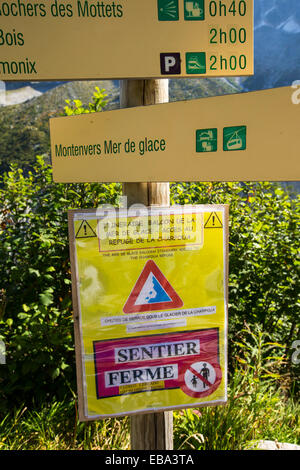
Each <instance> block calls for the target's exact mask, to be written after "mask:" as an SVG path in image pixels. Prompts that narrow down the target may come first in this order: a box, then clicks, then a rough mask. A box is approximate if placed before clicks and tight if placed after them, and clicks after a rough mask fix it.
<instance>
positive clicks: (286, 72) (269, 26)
mask: <svg viewBox="0 0 300 470" xmlns="http://www.w3.org/2000/svg"><path fill="white" fill-rule="evenodd" d="M254 12H255V14H254V47H255V49H254V57H255V60H254V62H255V63H254V65H255V74H254V76H253V77H249V78H247V79H246V80H245V81H243V83H242V86H243V89H244V90H245V91H252V90H261V89H266V88H276V87H281V86H289V85H291V83H292V82H293V81H295V80H300V48H299V43H300V2H299V1H298V0H256V1H255V10H254Z"/></svg>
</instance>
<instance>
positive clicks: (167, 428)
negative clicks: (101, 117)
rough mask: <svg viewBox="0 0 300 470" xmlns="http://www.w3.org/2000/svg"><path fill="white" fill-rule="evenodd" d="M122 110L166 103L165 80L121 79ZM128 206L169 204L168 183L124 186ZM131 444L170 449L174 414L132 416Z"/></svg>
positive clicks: (144, 448) (127, 184) (136, 448)
mask: <svg viewBox="0 0 300 470" xmlns="http://www.w3.org/2000/svg"><path fill="white" fill-rule="evenodd" d="M120 92H121V93H120V106H121V108H132V107H136V106H147V105H154V104H159V103H167V102H168V101H169V81H168V80H166V79H165V80H123V81H121V88H120ZM123 194H124V195H125V196H127V203H128V205H129V206H131V205H132V204H136V203H140V204H144V205H145V206H151V205H159V206H169V205H170V185H169V183H153V182H146V183H123ZM130 441H131V449H133V450H148V449H149V450H155V449H159V450H160V449H164V450H172V449H173V412H172V411H164V412H161V413H149V414H140V415H134V416H131V418H130Z"/></svg>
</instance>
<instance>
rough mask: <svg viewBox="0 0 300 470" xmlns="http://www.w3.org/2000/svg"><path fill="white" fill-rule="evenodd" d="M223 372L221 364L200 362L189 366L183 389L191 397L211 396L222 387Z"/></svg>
mask: <svg viewBox="0 0 300 470" xmlns="http://www.w3.org/2000/svg"><path fill="white" fill-rule="evenodd" d="M221 379H222V372H221V368H220V365H219V364H211V363H209V362H208V361H199V362H196V363H194V364H191V365H189V366H187V368H186V369H185V371H184V373H183V375H182V383H181V389H182V390H183V391H184V393H186V394H187V395H190V396H191V397H205V396H208V395H211V394H212V393H213V392H214V391H215V390H216V389H217V388H218V387H219V385H220V383H221Z"/></svg>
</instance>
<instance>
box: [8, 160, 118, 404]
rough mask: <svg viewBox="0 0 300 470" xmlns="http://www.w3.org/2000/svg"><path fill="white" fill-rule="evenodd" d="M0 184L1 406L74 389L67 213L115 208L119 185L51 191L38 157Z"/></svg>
mask: <svg viewBox="0 0 300 470" xmlns="http://www.w3.org/2000/svg"><path fill="white" fill-rule="evenodd" d="M1 182H2V188H0V200H1V208H0V223H1V225H0V227H1V228H0V258H1V260H2V262H1V265H0V279H1V288H0V289H1V291H0V292H1V298H0V304H1V307H0V315H1V318H0V339H1V338H2V339H3V340H4V342H5V344H6V349H7V358H6V365H5V366H2V367H1V370H0V374H1V375H0V382H1V383H0V399H1V403H2V404H3V403H4V401H5V399H7V400H8V399H9V398H10V397H14V398H13V401H14V403H16V402H17V401H18V400H21V401H23V400H28V399H33V398H34V399H36V400H41V399H44V398H46V397H48V398H51V397H52V396H56V397H62V396H64V395H65V394H66V393H67V392H68V386H69V384H71V388H74V346H73V327H72V305H71V280H70V265H69V248H68V227H67V210H68V209H71V208H78V207H82V208H84V207H85V208H87V207H97V206H99V205H100V204H104V203H106V202H110V203H116V199H117V197H118V195H119V192H120V185H118V184H111V185H105V184H103V185H98V184H79V185H76V184H69V185H64V184H54V183H53V181H52V170H51V168H50V167H49V166H48V165H46V164H45V163H44V162H43V159H42V158H41V157H38V158H37V163H36V165H35V166H34V168H33V170H32V171H31V172H29V174H28V175H27V176H26V177H25V176H24V175H23V172H22V171H21V170H19V169H17V168H16V167H13V168H12V170H11V171H10V172H9V173H8V174H5V175H4V176H3V177H2V180H1Z"/></svg>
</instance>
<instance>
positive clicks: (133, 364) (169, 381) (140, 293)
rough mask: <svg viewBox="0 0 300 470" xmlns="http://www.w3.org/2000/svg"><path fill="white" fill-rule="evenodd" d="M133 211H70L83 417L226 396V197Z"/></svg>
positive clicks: (222, 400)
mask: <svg viewBox="0 0 300 470" xmlns="http://www.w3.org/2000/svg"><path fill="white" fill-rule="evenodd" d="M138 210H140V208H139V209H138ZM129 212H130V211H128V212H127V211H126V210H122V209H120V210H111V211H107V210H106V212H105V213H104V212H103V214H102V215H101V210H100V211H99V209H97V211H82V212H80V211H70V213H69V234H70V247H71V267H72V288H73V304H74V320H75V328H76V333H77V334H76V335H75V338H76V361H77V373H78V374H77V377H78V390H79V402H80V419H81V420H89V419H97V418H104V417H109V416H120V415H127V414H136V413H142V412H145V411H148V410H152V411H153V410H155V411H156V410H169V409H177V408H186V407H193V406H205V405H210V404H218V403H220V404H222V403H225V402H226V389H227V385H226V384H227V378H226V374H227V371H226V364H227V359H226V354H227V353H226V329H227V264H228V247H227V236H228V208H227V206H222V205H220V206H216V205H213V206H191V207H189V206H187V207H184V206H174V207H170V208H145V209H144V210H143V211H142V212H139V213H136V214H133V213H132V212H130V214H129ZM205 225H207V227H208V228H210V227H214V226H215V227H217V228H218V230H205Z"/></svg>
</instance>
